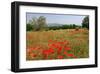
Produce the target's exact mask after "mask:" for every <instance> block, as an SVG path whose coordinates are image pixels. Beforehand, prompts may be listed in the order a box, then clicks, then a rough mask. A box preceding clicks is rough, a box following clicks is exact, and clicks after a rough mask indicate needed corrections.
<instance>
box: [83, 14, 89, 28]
mask: <svg viewBox="0 0 100 74" xmlns="http://www.w3.org/2000/svg"><path fill="white" fill-rule="evenodd" d="M82 27H83V28H87V29H89V17H88V16H86V17H85V18H84V19H83V21H82Z"/></svg>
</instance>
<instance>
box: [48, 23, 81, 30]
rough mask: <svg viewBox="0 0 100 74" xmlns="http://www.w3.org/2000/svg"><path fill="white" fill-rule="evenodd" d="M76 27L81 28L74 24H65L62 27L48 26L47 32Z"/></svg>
mask: <svg viewBox="0 0 100 74" xmlns="http://www.w3.org/2000/svg"><path fill="white" fill-rule="evenodd" d="M76 27H78V28H81V26H78V25H75V24H65V25H62V26H50V27H48V28H49V30H58V29H75V28H76Z"/></svg>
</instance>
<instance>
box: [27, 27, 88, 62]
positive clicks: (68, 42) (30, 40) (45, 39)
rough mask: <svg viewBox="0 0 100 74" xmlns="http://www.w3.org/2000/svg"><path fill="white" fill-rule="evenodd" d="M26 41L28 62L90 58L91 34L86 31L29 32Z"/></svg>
mask: <svg viewBox="0 0 100 74" xmlns="http://www.w3.org/2000/svg"><path fill="white" fill-rule="evenodd" d="M26 40H27V42H26V48H27V49H26V53H27V54H26V60H46V59H47V60H49V59H72V58H88V57H89V32H88V30H86V29H79V30H78V31H76V30H75V29H65V30H49V31H29V32H27V34H26Z"/></svg>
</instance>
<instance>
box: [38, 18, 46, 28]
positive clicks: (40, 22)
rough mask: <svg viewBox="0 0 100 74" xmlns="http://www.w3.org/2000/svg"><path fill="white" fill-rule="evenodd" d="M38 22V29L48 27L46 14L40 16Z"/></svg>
mask: <svg viewBox="0 0 100 74" xmlns="http://www.w3.org/2000/svg"><path fill="white" fill-rule="evenodd" d="M37 24H38V30H43V29H45V28H46V26H47V25H46V18H45V17H44V16H40V17H39V18H38V19H37Z"/></svg>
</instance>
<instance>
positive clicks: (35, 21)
mask: <svg viewBox="0 0 100 74" xmlns="http://www.w3.org/2000/svg"><path fill="white" fill-rule="evenodd" d="M26 27H27V28H26V30H27V31H41V30H46V31H48V30H58V29H76V28H87V29H89V17H88V16H86V17H85V18H84V19H83V20H82V26H80V25H76V24H62V25H60V26H58V25H57V26H48V24H47V23H46V18H45V17H44V16H40V17H39V18H32V20H30V21H29V22H28V23H27V24H26Z"/></svg>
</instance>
